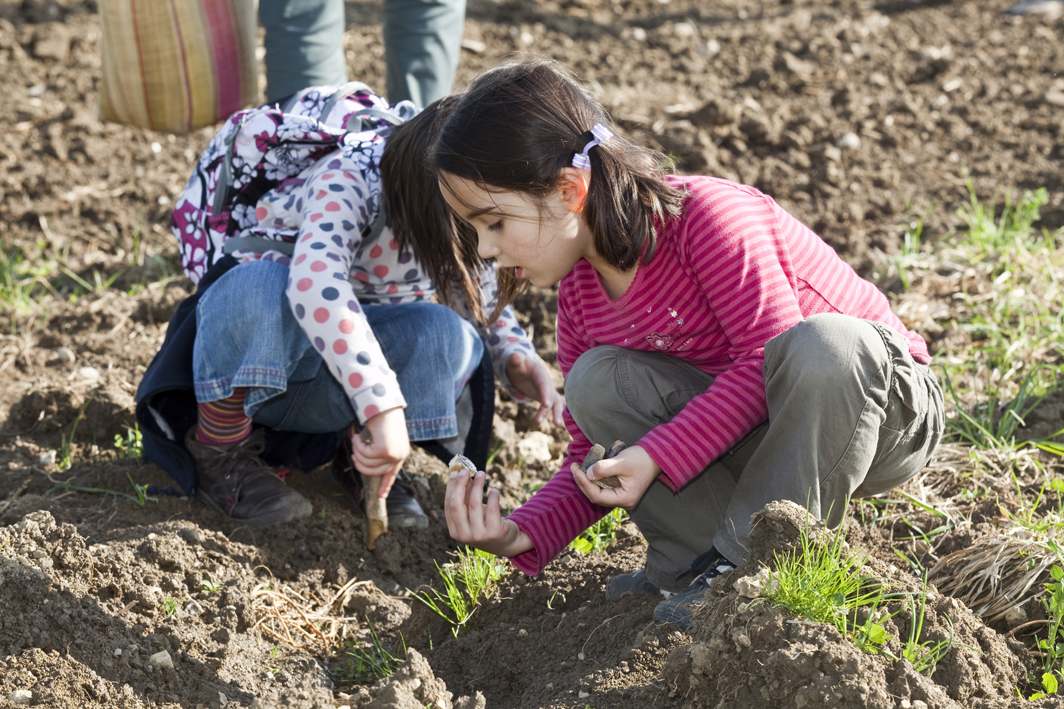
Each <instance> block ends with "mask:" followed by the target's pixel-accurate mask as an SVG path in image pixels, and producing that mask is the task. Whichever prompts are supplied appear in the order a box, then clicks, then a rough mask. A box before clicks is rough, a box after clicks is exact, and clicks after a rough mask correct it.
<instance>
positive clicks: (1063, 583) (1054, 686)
mask: <svg viewBox="0 0 1064 709" xmlns="http://www.w3.org/2000/svg"><path fill="white" fill-rule="evenodd" d="M1049 575H1050V577H1051V580H1050V581H1049V582H1048V583H1046V584H1045V594H1044V595H1043V596H1042V606H1043V608H1044V609H1045V612H1046V620H1047V624H1046V636H1045V637H1044V638H1039V640H1038V649H1039V650H1041V652H1042V670H1043V671H1042V677H1041V680H1042V690H1041V691H1039V692H1035V693H1034V694H1032V695H1031V696H1030V697H1029V699H1030V700H1031V701H1035V700H1037V699H1043V698H1045V697H1048V696H1051V695H1055V694H1056V693H1057V690H1058V689H1059V682H1058V680H1059V679H1064V568H1062V567H1061V566H1059V565H1056V566H1053V567H1051V568H1050V569H1049Z"/></svg>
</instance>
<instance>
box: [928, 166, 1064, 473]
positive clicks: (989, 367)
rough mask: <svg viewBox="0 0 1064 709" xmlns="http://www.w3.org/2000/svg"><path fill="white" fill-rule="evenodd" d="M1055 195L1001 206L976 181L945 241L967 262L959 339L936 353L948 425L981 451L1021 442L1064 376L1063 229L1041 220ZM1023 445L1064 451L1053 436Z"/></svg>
mask: <svg viewBox="0 0 1064 709" xmlns="http://www.w3.org/2000/svg"><path fill="white" fill-rule="evenodd" d="M1047 200H1048V195H1047V192H1046V191H1045V190H1044V189H1039V190H1036V191H1033V192H1025V193H1024V194H1023V195H1022V196H1021V197H1020V198H1019V199H1017V200H1015V201H1013V200H1012V199H1007V200H1006V201H1005V204H1004V206H1003V207H1000V208H998V207H993V206H989V205H986V204H984V203H982V202H980V200H979V199H978V198H977V196H976V195H975V192H974V190H972V188H971V185H969V200H968V204H967V205H965V206H964V207H963V208H961V209H960V210H959V211H958V216H959V218H960V220H961V221H962V222H963V223H964V225H965V228H964V229H962V230H961V231H960V232H959V233H957V234H955V235H953V236H952V237H951V238H949V239H947V240H945V241H944V243H943V244H941V245H940V247H939V251H941V252H942V254H943V259H944V260H945V261H947V262H949V263H953V264H960V265H959V266H957V268H958V269H959V270H958V271H957V273H958V274H959V275H958V276H957V280H956V284H955V287H956V288H957V292H956V293H954V294H953V300H952V302H951V307H950V311H951V314H952V317H951V322H950V323H948V325H947V332H950V333H951V335H950V336H949V337H947V338H946V339H945V340H944V341H942V342H941V343H940V346H939V351H938V353H937V354H938V355H939V356H938V357H937V358H936V361H937V362H938V364H937V365H936V366H937V367H938V368H939V369H941V370H942V371H943V374H944V375H945V376H944V379H945V382H946V388H947V391H948V393H949V395H950V398H951V399H952V401H953V404H954V409H955V412H954V413H953V415H951V416H950V417H949V419H948V421H947V430H948V432H949V435H950V437H951V438H953V439H954V440H958V441H961V442H964V443H967V444H969V445H972V446H974V447H977V448H1013V447H1015V446H1016V445H1017V444H1016V438H1017V433H1018V432H1019V430H1020V429H1022V428H1023V426H1024V420H1025V418H1026V416H1027V415H1028V414H1029V413H1030V412H1031V411H1033V410H1034V409H1035V408H1036V407H1037V406H1038V405H1039V403H1040V402H1041V401H1042V399H1043V398H1044V397H1045V395H1046V394H1047V393H1048V392H1049V391H1051V390H1052V388H1053V387H1054V386H1057V385H1058V383H1059V381H1061V380H1062V377H1064V362H1062V361H1061V359H1060V357H1059V353H1060V351H1061V342H1064V275H1062V274H1064V231H1058V232H1055V233H1051V232H1049V231H1047V230H1044V229H1043V230H1041V231H1040V232H1039V231H1038V230H1037V228H1036V226H1035V225H1036V223H1037V222H1038V219H1039V216H1040V209H1041V208H1042V207H1043V206H1044V205H1045V204H1046V202H1047ZM1039 443H1041V444H1042V445H1039ZM1025 445H1035V446H1037V447H1042V448H1043V449H1044V450H1048V451H1049V452H1057V451H1064V445H1062V444H1061V443H1060V442H1057V441H1054V440H1049V441H1044V442H1033V443H1030V444H1025Z"/></svg>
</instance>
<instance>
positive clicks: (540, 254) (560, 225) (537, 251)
mask: <svg viewBox="0 0 1064 709" xmlns="http://www.w3.org/2000/svg"><path fill="white" fill-rule="evenodd" d="M560 184H561V186H560V187H559V189H558V190H556V191H554V192H552V193H551V194H549V195H547V196H546V197H545V198H544V199H542V200H540V199H537V198H535V197H533V196H532V195H529V194H526V193H523V192H507V191H488V190H485V189H484V188H483V187H481V186H480V185H478V184H477V183H475V182H473V181H472V180H467V179H464V178H461V177H457V176H455V175H452V174H448V173H444V174H443V175H441V177H440V190H441V191H442V193H443V198H444V200H445V201H446V202H447V204H448V205H449V206H450V208H451V209H452V210H453V211H454V213H455V214H456V215H458V217H459V218H460V219H463V220H465V221H466V222H468V223H469V224H470V225H472V227H473V228H474V229H475V230H476V232H477V251H478V253H479V254H480V256H481V258H485V259H495V264H496V266H498V267H500V268H514V269H515V271H516V275H517V277H518V278H525V279H527V280H528V281H530V282H531V283H532V284H533V285H535V286H538V287H540V288H546V287H549V286H553V285H554V284H556V283H558V282H559V281H560V280H561V279H562V278H564V277H565V276H566V274H568V273H569V271H570V269H572V267H573V265H574V264H576V262H577V261H578V260H580V259H581V258H584V257H587V256H589V255H590V254H591V253H593V252H594V249H593V247H592V239H591V234H590V232H589V230H588V228H587V224H586V223H585V222H584V220H583V218H582V217H581V216H580V214H579V211H580V209H579V208H580V206H581V205H582V204H583V198H584V195H585V194H586V185H584V192H583V193H580V186H579V185H569V184H568V183H567V182H566V180H565V179H563V180H562V182H561V183H560Z"/></svg>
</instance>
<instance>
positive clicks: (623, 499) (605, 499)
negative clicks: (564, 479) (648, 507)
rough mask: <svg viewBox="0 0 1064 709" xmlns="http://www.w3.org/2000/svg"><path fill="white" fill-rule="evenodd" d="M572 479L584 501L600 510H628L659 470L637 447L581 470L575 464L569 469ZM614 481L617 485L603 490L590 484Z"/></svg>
mask: <svg viewBox="0 0 1064 709" xmlns="http://www.w3.org/2000/svg"><path fill="white" fill-rule="evenodd" d="M570 469H571V472H572V474H573V479H574V480H575V481H576V484H577V486H578V487H579V488H580V490H581V492H583V493H584V495H585V496H586V497H587V499H588V500H590V501H591V502H593V503H595V504H596V505H601V506H603V507H623V508H625V509H628V510H630V509H632V508H633V507H635V506H636V505H637V504H639V501H640V500H641V499H643V495H644V494H646V491H647V488H649V487H650V485H651V483H653V482H654V479H655V478H656V477H658V473H660V472H661V468H659V467H658V464H657V463H655V462H654V459H653V458H651V457H650V455H649V454H648V453H647V452H646V451H645V450H643V448H641V447H640V446H631V447H630V448H625V449H624V450H623V451H621V452H620V453H619V454H617V455H616V456H615V457H613V458H606V459H605V460H600V461H599V462H597V463H595V464H594V465H592V466H591V469H590V470H586V471H585V470H584V469H583V468H581V467H580V466H579V465H577V464H576V463H573V464H572V466H571V467H570ZM609 477H612V478H615V479H616V480H617V481H618V482H619V485H618V486H617V487H615V488H606V489H603V488H601V487H599V486H598V485H596V484H595V483H594V481H595V480H602V479H603V478H609Z"/></svg>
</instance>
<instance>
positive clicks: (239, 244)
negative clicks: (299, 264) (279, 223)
mask: <svg viewBox="0 0 1064 709" xmlns="http://www.w3.org/2000/svg"><path fill="white" fill-rule="evenodd" d="M387 225H388V215H387V214H385V213H384V207H381V208H380V209H379V210H377V216H376V217H374V219H373V223H372V224H370V226H369V229H368V230H367V231H366V233H365V239H366V241H367V242H373V241H376V240H377V239H378V238H380V235H381V234H382V233H383V232H384V227H386V226H387ZM294 250H295V244H293V243H292V242H290V241H281V240H280V239H268V238H266V237H265V236H234V237H232V238H230V239H226V241H225V243H223V244H222V252H223V253H225V254H226V255H227V256H231V255H232V254H233V253H234V252H237V251H242V252H244V253H251V254H264V253H266V252H267V251H276V252H277V253H280V254H284V255H285V256H288V257H291V256H292V252H293V251H294Z"/></svg>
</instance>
